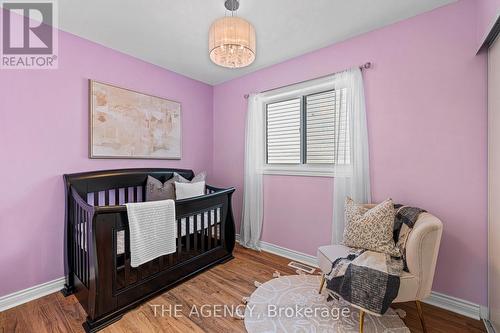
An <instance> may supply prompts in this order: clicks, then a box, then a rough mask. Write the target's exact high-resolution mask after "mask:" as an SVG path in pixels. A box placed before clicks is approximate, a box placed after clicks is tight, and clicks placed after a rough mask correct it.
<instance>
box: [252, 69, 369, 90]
mask: <svg viewBox="0 0 500 333" xmlns="http://www.w3.org/2000/svg"><path fill="white" fill-rule="evenodd" d="M369 68H372V63H371V62H367V63H364V64H363V65H361V66H359V69H361V70H365V69H369ZM340 72H342V71H340ZM340 72H335V73H330V74H326V75H323V76H320V77H315V78H314V79H309V80H304V81H300V82H295V83H291V84H287V85H286V86H282V87H277V88H272V89H267V90H264V91H260V92H258V94H261V93H265V92H268V91H271V90H276V89H280V88H285V87H289V86H293V85H296V84H300V83H304V82H307V81H312V80H318V79H322V78H324V77H327V76H331V75H334V74H338V73H340ZM249 96H250V95H249V94H245V95H243V97H245V99H247V98H248V97H249Z"/></svg>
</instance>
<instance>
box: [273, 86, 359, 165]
mask: <svg viewBox="0 0 500 333" xmlns="http://www.w3.org/2000/svg"><path fill="white" fill-rule="evenodd" d="M346 93H347V91H346V89H345V88H344V89H338V90H329V91H323V92H319V93H315V94H311V95H304V96H301V97H297V98H293V99H289V100H285V101H279V102H274V103H269V104H267V105H266V129H267V131H266V134H267V138H266V144H267V164H297V165H303V166H307V165H315V166H320V165H334V164H339V165H344V164H350V157H351V152H350V142H349V137H350V133H349V125H348V124H349V119H348V114H347V107H346V106H347V105H346V101H347V99H346Z"/></svg>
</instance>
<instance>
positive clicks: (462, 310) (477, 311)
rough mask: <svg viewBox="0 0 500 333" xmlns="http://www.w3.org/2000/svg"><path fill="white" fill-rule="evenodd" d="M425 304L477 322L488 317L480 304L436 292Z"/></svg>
mask: <svg viewBox="0 0 500 333" xmlns="http://www.w3.org/2000/svg"><path fill="white" fill-rule="evenodd" d="M423 302H424V303H427V304H430V305H434V306H437V307H438V308H442V309H445V310H448V311H452V312H455V313H458V314H461V315H463V316H466V317H469V318H473V319H476V320H480V319H481V318H483V317H484V316H485V315H486V314H485V313H484V312H485V310H483V309H484V307H482V306H480V305H479V304H476V303H472V302H469V301H466V300H463V299H460V298H457V297H453V296H448V295H445V294H442V293H438V292H435V291H433V292H432V293H431V295H430V296H429V297H428V298H426V299H425V300H424V301H423Z"/></svg>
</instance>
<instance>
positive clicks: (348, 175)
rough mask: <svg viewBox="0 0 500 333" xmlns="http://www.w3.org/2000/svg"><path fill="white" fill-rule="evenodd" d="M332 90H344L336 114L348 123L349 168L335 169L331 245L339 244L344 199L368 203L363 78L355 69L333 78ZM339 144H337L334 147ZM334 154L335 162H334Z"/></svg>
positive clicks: (342, 222)
mask: <svg viewBox="0 0 500 333" xmlns="http://www.w3.org/2000/svg"><path fill="white" fill-rule="evenodd" d="M334 85H335V89H336V90H340V89H343V88H346V89H345V93H346V103H345V104H344V105H342V107H341V109H340V112H341V113H342V112H344V113H345V116H347V119H348V126H349V138H350V151H351V161H350V165H348V166H345V168H344V167H342V168H340V165H338V164H337V163H336V164H337V165H338V166H339V167H337V168H336V172H335V178H334V185H333V186H334V191H333V225H332V243H335V244H338V243H340V242H341V241H342V237H343V233H344V227H345V216H344V206H345V199H346V197H347V196H349V197H351V198H352V199H353V200H354V201H356V202H362V203H370V202H371V192H370V167H369V153H368V129H367V125H366V107H365V93H364V88H363V76H362V74H361V70H360V69H359V68H355V69H349V70H347V71H344V72H342V73H339V74H336V75H335V76H334ZM338 142H339V141H337V144H338ZM338 156H339V155H338V154H336V158H338Z"/></svg>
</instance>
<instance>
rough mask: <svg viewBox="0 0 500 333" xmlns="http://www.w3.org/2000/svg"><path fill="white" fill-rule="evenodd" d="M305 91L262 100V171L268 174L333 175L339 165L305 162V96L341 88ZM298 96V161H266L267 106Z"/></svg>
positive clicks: (322, 86) (321, 88) (320, 88)
mask: <svg viewBox="0 0 500 333" xmlns="http://www.w3.org/2000/svg"><path fill="white" fill-rule="evenodd" d="M310 88H312V89H308V91H306V92H298V93H295V94H289V95H287V96H283V97H282V98H273V96H272V95H271V96H269V97H267V98H266V99H265V100H264V101H263V112H264V141H265V142H264V166H263V173H264V174H268V175H290V176H316V177H333V176H334V175H335V170H336V169H337V168H339V166H337V165H335V164H328V163H325V164H320V163H312V164H308V163H307V110H306V104H307V97H308V96H313V95H317V94H321V93H326V92H331V91H336V90H341V89H342V88H340V87H338V88H336V87H331V86H330V87H325V86H324V85H320V86H318V87H317V88H316V89H314V87H310ZM297 98H300V163H298V164H286V163H284V164H278V163H272V164H269V163H268V133H267V130H268V121H267V117H268V110H267V106H268V105H269V104H273V103H280V102H285V101H289V100H293V99H297Z"/></svg>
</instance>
